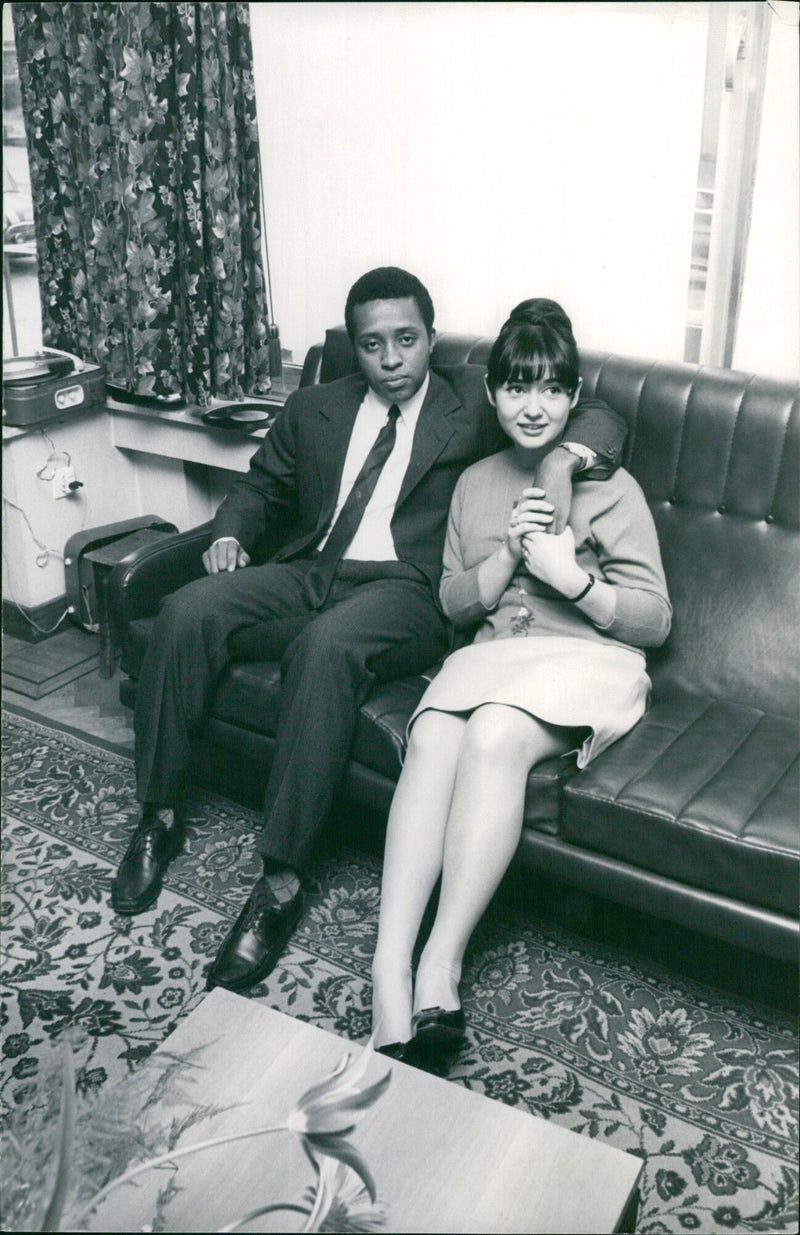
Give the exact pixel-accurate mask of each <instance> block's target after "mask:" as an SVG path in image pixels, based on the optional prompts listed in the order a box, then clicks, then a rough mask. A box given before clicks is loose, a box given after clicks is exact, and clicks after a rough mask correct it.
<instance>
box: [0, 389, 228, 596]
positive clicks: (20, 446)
mask: <svg viewBox="0 0 800 1235" xmlns="http://www.w3.org/2000/svg"><path fill="white" fill-rule="evenodd" d="M45 428H46V432H47V434H48V437H49V438H50V439H51V441H52V442H53V445H54V446H55V448H56V449H57V450H58V451H68V452H69V454H70V456H71V461H72V466H73V467H74V469H75V476H76V479H77V480H80V481H82V482H83V488H82V489H78V490H77V492H76V494H75V495H74V496H72V497H68V498H60V499H59V500H58V501H56V500H54V498H53V495H52V486H51V485H50V484H49V483H48V482H47V481H44V480H41V479H39V478H38V476H37V472H38V471H39V470H40V469H41V468H42V467H43V465H44V464H45V463H46V461H47V458H48V455H49V454H50V453H51V447H50V445H49V444H48V442H47V440H46V439H45V437H44V436H43V435H42V433H41V432H40V431H39V430H36V429H31V430H29V431H26V432H24V433H21V434H19V435H13V433H9V431H5V433H4V441H3V495H4V498H7V499H8V500H9V502H13V503H15V506H11V505H8V504H7V503H6V502H4V503H3V598H4V600H6V601H9V602H14V601H16V603H17V604H19V605H22V606H23V607H24V608H26V609H35V608H36V607H37V606H38V605H43V604H46V603H47V602H48V601H51V600H54V599H55V598H56V597H59V596H63V595H64V590H65V582H64V565H63V561H62V560H61V557H60V556H59V555H60V554H63V551H64V545H65V544H66V542H67V540H68V539H69V537H70V536H72V535H73V534H74V533H75V532H79V531H82V530H83V529H84V528H86V529H89V528H95V527H102V526H104V525H105V524H107V523H118V522H120V521H121V520H123V519H133V518H136V517H137V516H138V515H146V514H155V515H159V516H160V517H162V518H164V519H167V520H169V522H171V523H174V524H175V525H176V527H177V528H178V530H179V531H184V530H185V529H186V528H189V527H192V526H194V525H195V524H197V523H200V522H202V521H203V520H204V519H207V518H209V517H210V515H211V513H212V512H213V509H214V507H213V506H211V505H210V503H209V501H208V499H207V498H206V497H205V494H204V493H203V492H201V491H200V486H199V485H198V483H197V482H196V481H195V480H194V479H193V478H192V477H191V476H189V475H187V474H186V471H185V468H184V465H183V462H182V460H180V459H176V458H160V457H158V456H156V455H151V454H148V455H144V454H140V453H138V452H133V451H127V450H119V449H117V448H116V446H114V445H113V442H112V421H111V418H110V417H109V415H108V414H107V413H106V412H105V411H99V412H92V413H86V414H84V415H82V416H78V417H76V418H75V419H73V420H69V421H62V422H58V423H56V424H52V425H47V426H46V427H45ZM156 431H157V427H154V428H151V432H152V433H156ZM207 484H208V482H207V481H206V487H207ZM15 507H21V511H20V510H18V509H16V508H15ZM22 512H24V515H23V513H22ZM26 520H27V522H26ZM34 537H35V538H36V539H34ZM37 541H38V542H40V544H41V545H44V546H45V547H46V548H47V549H51V550H53V555H52V556H49V557H46V558H44V559H43V560H42V564H41V565H39V564H38V562H37V558H38V559H42V557H43V555H42V550H41V548H40V547H39V544H37Z"/></svg>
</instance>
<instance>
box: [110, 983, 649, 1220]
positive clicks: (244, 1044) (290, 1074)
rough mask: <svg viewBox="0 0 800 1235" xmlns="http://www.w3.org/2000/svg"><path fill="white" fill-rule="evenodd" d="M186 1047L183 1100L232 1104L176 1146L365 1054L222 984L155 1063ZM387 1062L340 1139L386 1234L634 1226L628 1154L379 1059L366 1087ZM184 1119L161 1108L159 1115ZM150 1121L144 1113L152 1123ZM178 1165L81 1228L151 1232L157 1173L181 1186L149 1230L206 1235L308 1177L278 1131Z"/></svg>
mask: <svg viewBox="0 0 800 1235" xmlns="http://www.w3.org/2000/svg"><path fill="white" fill-rule="evenodd" d="M198 1046H204V1047H206V1049H205V1050H203V1052H202V1053H201V1054H200V1055H199V1056H198V1057H197V1063H198V1064H199V1065H200V1067H201V1070H200V1071H199V1072H197V1073H196V1076H197V1080H196V1081H195V1082H194V1083H193V1084H192V1085H191V1086H187V1087H186V1090H187V1095H188V1096H189V1099H190V1104H193V1103H203V1104H206V1105H210V1104H216V1105H219V1106H225V1107H227V1108H228V1109H227V1110H225V1111H224V1112H223V1113H222V1114H220V1115H217V1116H215V1117H214V1119H213V1120H211V1121H206V1122H204V1123H202V1124H200V1125H198V1126H196V1127H194V1128H191V1129H190V1130H189V1131H188V1132H186V1133H185V1134H184V1135H183V1136H182V1137H181V1139H180V1142H179V1145H180V1146H181V1147H182V1146H184V1145H189V1144H191V1143H193V1142H195V1141H201V1140H205V1139H208V1138H210V1137H212V1136H220V1135H225V1134H226V1133H231V1132H237V1131H243V1130H244V1129H247V1128H252V1127H256V1126H257V1125H259V1124H277V1123H282V1122H283V1121H284V1120H285V1119H286V1117H287V1115H288V1113H289V1111H290V1110H291V1109H292V1107H293V1106H294V1105H295V1103H296V1102H297V1100H298V1099H299V1098H300V1097H301V1095H302V1094H303V1093H304V1092H305V1091H306V1089H308V1088H309V1086H311V1085H313V1084H316V1083H317V1082H318V1081H320V1080H322V1079H323V1078H324V1077H326V1076H327V1075H328V1074H329V1073H330V1072H331V1071H332V1070H333V1068H334V1066H335V1065H336V1064H338V1063H339V1062H340V1060H341V1059H342V1056H343V1055H344V1053H345V1052H346V1051H348V1050H350V1051H351V1052H353V1053H355V1054H359V1053H360V1051H361V1049H362V1048H361V1047H359V1046H357V1045H355V1044H353V1043H349V1042H347V1041H345V1040H344V1039H342V1038H338V1037H336V1036H334V1035H333V1034H330V1033H326V1032H324V1031H323V1030H321V1029H316V1028H314V1027H313V1026H311V1025H307V1024H305V1023H304V1022H302V1021H297V1020H293V1019H292V1018H291V1017H289V1016H284V1015H283V1014H281V1013H279V1012H274V1011H272V1010H271V1009H268V1008H264V1007H262V1006H261V1005H260V1004H258V1003H255V1002H254V1001H252V1000H249V999H245V998H243V997H241V996H239V995H232V994H229V993H228V992H227V991H223V990H219V989H217V990H214V991H212V992H211V994H210V995H208V996H207V997H206V998H205V999H204V1000H203V1002H202V1004H201V1005H200V1006H199V1007H198V1008H197V1009H196V1010H195V1012H193V1013H192V1015H191V1016H189V1017H187V1018H186V1020H185V1021H183V1022H182V1023H181V1024H180V1025H179V1027H178V1028H177V1029H176V1031H175V1032H174V1033H173V1034H172V1035H171V1036H170V1037H169V1038H168V1039H167V1040H166V1042H165V1043H164V1045H163V1046H162V1047H161V1048H160V1052H157V1054H159V1053H165V1052H171V1053H178V1054H183V1053H185V1052H187V1051H190V1050H194V1049H195V1048H197V1047H198ZM388 1068H391V1070H392V1078H391V1083H390V1085H389V1088H388V1089H387V1091H386V1092H385V1093H384V1094H383V1096H382V1097H381V1098H380V1099H379V1100H378V1101H377V1103H376V1104H375V1105H374V1106H373V1107H371V1108H370V1109H369V1110H368V1111H367V1113H366V1114H365V1116H364V1117H363V1120H362V1121H361V1122H360V1123H359V1124H358V1126H357V1127H356V1129H355V1131H354V1132H353V1133H352V1134H351V1136H350V1139H351V1141H352V1143H353V1144H354V1145H356V1146H357V1147H358V1149H359V1151H360V1152H361V1154H362V1155H363V1157H364V1159H365V1161H366V1162H367V1163H368V1165H369V1167H370V1170H371V1171H372V1173H373V1175H374V1178H375V1182H376V1185H377V1189H378V1198H379V1200H380V1201H382V1202H383V1203H384V1204H385V1206H386V1226H385V1229H386V1231H392V1232H401V1231H418V1232H435V1231H447V1232H460V1231H463V1232H489V1231H492V1232H494V1231H520V1232H528V1233H532V1232H536V1231H539V1232H548V1233H554V1232H560V1231H563V1232H569V1233H570V1235H577V1233H578V1232H590V1233H594V1232H602V1231H617V1230H629V1231H632V1230H633V1229H634V1225H635V1216H636V1202H637V1199H638V1190H637V1181H638V1178H639V1174H640V1171H641V1167H642V1164H641V1162H640V1161H639V1160H638V1159H637V1158H634V1157H631V1156H630V1155H628V1154H625V1153H622V1152H620V1151H619V1150H617V1149H612V1148H610V1147H609V1146H608V1145H602V1144H600V1143H599V1142H598V1141H596V1140H592V1139H591V1138H589V1137H584V1136H579V1135H577V1134H576V1133H574V1132H569V1131H567V1130H565V1129H563V1128H559V1127H557V1126H556V1125H554V1124H552V1123H548V1122H547V1121H546V1120H544V1119H537V1118H535V1117H534V1116H532V1115H529V1114H527V1113H524V1112H521V1111H517V1110H514V1109H513V1108H512V1107H509V1106H505V1105H504V1104H503V1103H501V1102H496V1101H492V1100H490V1099H488V1098H484V1097H481V1096H480V1095H478V1094H475V1093H472V1092H470V1091H469V1090H468V1089H464V1088H463V1087H462V1086H461V1085H457V1084H453V1083H451V1082H449V1081H445V1080H440V1079H439V1078H438V1077H433V1076H430V1075H428V1074H427V1073H426V1072H423V1071H420V1070H419V1069H416V1068H412V1067H408V1066H407V1065H405V1064H398V1063H394V1062H392V1061H391V1060H388V1059H386V1058H384V1057H383V1056H381V1055H375V1056H374V1057H373V1059H372V1061H371V1062H370V1065H369V1069H368V1071H367V1074H366V1078H365V1082H364V1083H367V1084H368V1083H371V1082H372V1081H374V1080H377V1079H378V1078H379V1077H380V1076H382V1075H383V1074H384V1073H385V1072H386V1070H387V1069H388ZM154 1079H155V1073H154ZM233 1104H240V1105H233ZM181 1110H182V1108H173V1107H170V1108H169V1111H166V1112H164V1111H162V1112H161V1117H162V1120H165V1121H166V1120H167V1119H169V1118H171V1117H173V1116H174V1117H179V1116H180V1114H181ZM157 1114H158V1111H157V1108H155V1109H154V1111H152V1112H150V1114H149V1115H148V1118H150V1119H152V1118H153V1117H154V1116H155V1115H157ZM175 1165H176V1167H177V1171H176V1172H173V1171H172V1170H170V1169H167V1170H165V1169H163V1168H162V1169H161V1170H157V1171H150V1172H148V1173H147V1174H146V1175H143V1176H140V1177H139V1178H138V1179H137V1180H136V1182H135V1183H133V1184H128V1185H125V1186H124V1187H123V1188H122V1189H120V1190H118V1191H117V1192H116V1193H112V1194H111V1195H110V1196H109V1197H108V1198H107V1199H106V1201H104V1202H103V1204H102V1205H101V1206H100V1207H99V1208H98V1210H97V1211H96V1212H95V1214H94V1216H93V1219H92V1225H91V1229H92V1230H98V1231H99V1230H102V1231H137V1230H141V1229H145V1230H147V1229H153V1228H152V1226H150V1225H149V1224H151V1223H152V1222H153V1215H154V1212H155V1205H156V1197H157V1193H158V1191H159V1189H163V1188H164V1186H165V1185H166V1184H167V1183H168V1181H169V1180H173V1181H174V1184H175V1185H176V1186H177V1188H178V1189H179V1191H178V1192H177V1193H175V1195H174V1197H173V1198H172V1199H171V1200H170V1203H169V1205H168V1206H167V1207H166V1209H165V1211H164V1215H163V1218H164V1225H163V1226H160V1227H158V1228H157V1229H162V1230H167V1231H215V1230H220V1228H222V1227H224V1226H225V1224H226V1223H230V1222H232V1221H234V1220H235V1219H237V1218H240V1217H241V1216H242V1215H243V1214H245V1213H247V1212H250V1211H252V1210H254V1209H257V1208H260V1207H262V1206H265V1205H268V1204H270V1203H272V1202H278V1201H281V1202H284V1201H285V1202H291V1203H292V1204H295V1205H297V1204H301V1205H302V1204H303V1194H304V1192H305V1190H306V1189H307V1187H308V1185H309V1184H310V1183H312V1181H313V1179H314V1173H313V1171H312V1169H311V1166H310V1164H309V1161H308V1159H307V1158H306V1156H305V1154H304V1152H303V1149H302V1146H301V1144H300V1140H299V1138H298V1137H297V1136H296V1135H294V1134H292V1133H289V1132H282V1133H279V1134H277V1135H274V1136H267V1137H259V1138H256V1139H252V1140H242V1141H238V1142H235V1143H234V1144H232V1145H225V1146H218V1147H215V1148H212V1149H208V1150H204V1151H202V1152H199V1153H197V1154H195V1155H192V1156H191V1157H187V1158H183V1159H181V1160H180V1162H178V1163H176V1164H175ZM304 1221H305V1219H304V1218H303V1216H302V1215H301V1214H300V1213H296V1212H289V1213H286V1212H283V1213H279V1214H272V1215H268V1216H267V1217H265V1218H260V1219H257V1220H256V1221H255V1222H254V1223H253V1224H252V1225H251V1226H248V1227H244V1228H243V1229H244V1230H258V1231H270V1230H273V1231H288V1230H293V1229H294V1230H301V1229H302V1226H303V1222H304Z"/></svg>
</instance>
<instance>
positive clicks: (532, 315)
mask: <svg viewBox="0 0 800 1235" xmlns="http://www.w3.org/2000/svg"><path fill="white" fill-rule="evenodd" d="M486 369H487V372H486V381H487V384H488V386H489V389H490V390H491V392H492V394H494V392H495V391H496V390H497V389H498V387H500V386H504V385H505V383H506V382H526V383H527V382H540V381H541V380H542V378H552V380H553V381H556V382H559V383H560V384H561V385H562V386H563V387H564V389H565V390H568V391H569V393H570V394H572V393H573V392H574V391H575V390H577V388H578V381H579V380H580V365H579V361H578V345H577V343H576V342H575V336H574V335H573V333H572V322H571V321H570V320H569V318H568V317H567V315H566V313H565V312H564V310H563V309H562V308H561V305H560V304H556V302H555V300H544V299H541V298H537V299H534V300H523V301H522V303H521V304H518V305H517V307H516V308H515V309H512V311H511V313H510V315H509V318H508V321H507V322H505V323H504V325H503V327H502V329H501V331H500V333H499V335H498V336H497V338H496V339H495V342H494V346H493V347H492V350H491V352H490V353H489V359H488V361H487V365H486Z"/></svg>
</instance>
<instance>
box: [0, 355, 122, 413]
mask: <svg viewBox="0 0 800 1235" xmlns="http://www.w3.org/2000/svg"><path fill="white" fill-rule="evenodd" d="M105 397H106V382H105V374H104V372H103V370H102V368H101V367H100V365H96V364H88V363H85V362H84V361H82V360H79V359H78V357H77V356H70V355H69V353H67V352H58V351H56V350H55V349H54V348H45V349H44V350H43V351H42V352H37V353H35V354H34V355H32V356H15V357H12V358H11V359H9V360H4V361H3V424H4V425H12V426H13V427H15V428H24V427H26V426H29V425H40V424H45V423H46V422H47V421H50V420H64V419H66V418H67V417H69V416H73V415H76V414H77V413H79V412H86V411H91V410H92V409H93V408H96V407H102V406H103V404H104V402H105Z"/></svg>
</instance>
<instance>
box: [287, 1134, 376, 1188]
mask: <svg viewBox="0 0 800 1235" xmlns="http://www.w3.org/2000/svg"><path fill="white" fill-rule="evenodd" d="M303 1148H304V1149H305V1151H306V1153H307V1154H308V1155H309V1157H310V1158H311V1160H312V1162H313V1161H314V1159H315V1157H316V1156H317V1155H319V1154H322V1155H324V1156H325V1157H328V1158H336V1159H337V1160H338V1161H339V1162H345V1163H346V1164H347V1165H348V1166H349V1167H351V1168H352V1169H353V1170H354V1171H355V1173H356V1175H358V1177H359V1179H361V1180H362V1182H363V1184H364V1187H365V1188H366V1189H367V1192H368V1193H369V1199H370V1200H371V1201H372V1203H373V1205H374V1203H375V1199H376V1195H377V1191H376V1188H375V1180H374V1179H373V1178H372V1173H371V1171H370V1169H369V1167H368V1166H367V1164H366V1162H365V1161H364V1159H363V1158H362V1157H361V1154H360V1153H359V1151H358V1150H357V1149H356V1147H355V1145H353V1144H352V1142H351V1141H347V1140H345V1139H344V1138H343V1137H341V1136H316V1135H310V1136H304V1137H303Z"/></svg>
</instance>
